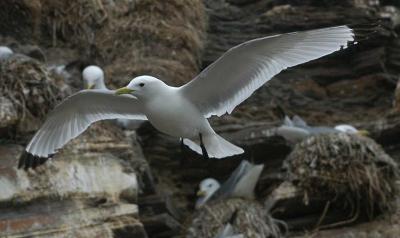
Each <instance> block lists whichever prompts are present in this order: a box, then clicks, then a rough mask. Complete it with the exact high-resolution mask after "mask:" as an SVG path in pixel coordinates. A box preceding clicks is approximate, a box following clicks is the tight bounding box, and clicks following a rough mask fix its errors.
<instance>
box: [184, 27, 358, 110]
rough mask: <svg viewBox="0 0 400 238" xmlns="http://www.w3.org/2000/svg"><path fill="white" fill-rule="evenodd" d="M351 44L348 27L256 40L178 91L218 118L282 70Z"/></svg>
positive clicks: (228, 53) (239, 48) (243, 45)
mask: <svg viewBox="0 0 400 238" xmlns="http://www.w3.org/2000/svg"><path fill="white" fill-rule="evenodd" d="M352 41H354V33H353V30H352V29H350V28H349V27H348V26H338V27H329V28H323V29H318V30H310V31H303V32H293V33H288V34H282V35H275V36H269V37H264V38H258V39H255V40H251V41H248V42H245V43H243V44H240V45H238V46H236V47H233V48H232V49H230V50H229V51H227V52H226V53H225V54H224V55H222V56H221V57H220V58H219V59H218V60H216V61H215V62H214V63H213V64H211V65H209V66H208V67H207V68H206V69H205V70H203V71H202V72H201V73H200V74H199V75H198V76H197V77H196V78H194V79H193V80H192V81H190V82H189V83H187V84H186V85H183V86H182V87H181V88H180V90H181V93H182V94H183V95H184V96H185V97H186V98H188V99H189V100H191V102H192V103H193V104H194V105H196V106H197V107H198V108H199V109H200V110H201V112H202V113H203V114H204V115H205V116H206V117H210V116H211V115H217V116H221V115H223V114H225V113H231V112H232V110H233V109H234V108H235V107H236V106H237V105H238V104H240V103H241V102H243V101H244V100H246V99H247V98H248V97H249V96H250V95H251V94H252V93H253V92H254V91H255V90H257V89H258V88H259V87H261V86H262V85H263V84H264V83H266V82H267V81H268V80H270V79H271V78H272V77H273V76H274V75H276V74H278V73H279V72H281V71H282V70H284V69H286V68H288V67H292V66H295V65H298V64H302V63H305V62H308V61H311V60H314V59H318V58H320V57H322V56H325V55H328V54H330V53H333V52H335V51H337V50H340V49H344V48H346V47H347V44H348V43H349V42H352Z"/></svg>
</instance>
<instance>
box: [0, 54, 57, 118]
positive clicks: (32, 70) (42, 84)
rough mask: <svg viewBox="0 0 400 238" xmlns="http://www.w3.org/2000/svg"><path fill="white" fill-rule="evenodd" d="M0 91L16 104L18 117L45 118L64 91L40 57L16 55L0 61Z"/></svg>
mask: <svg viewBox="0 0 400 238" xmlns="http://www.w3.org/2000/svg"><path fill="white" fill-rule="evenodd" d="M0 82H1V84H0V92H1V94H2V95H4V97H6V98H8V99H9V100H10V101H11V102H12V103H13V104H14V105H15V107H16V109H17V113H18V115H19V121H20V122H23V121H24V120H25V119H26V118H30V117H34V118H40V119H41V118H43V117H44V116H45V115H46V114H47V113H48V111H49V109H51V108H53V106H54V104H55V103H56V102H57V101H59V99H60V98H61V97H64V96H65V95H62V94H61V92H60V90H59V88H58V87H57V86H56V85H55V84H54V82H53V80H52V79H51V78H50V77H49V75H48V72H47V70H46V68H45V67H43V66H42V65H41V64H40V63H39V62H38V61H36V60H33V59H31V58H29V57H26V56H23V55H15V56H13V57H11V58H9V59H7V60H6V61H3V62H2V64H1V65H0Z"/></svg>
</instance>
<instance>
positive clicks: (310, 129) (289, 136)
mask: <svg viewBox="0 0 400 238" xmlns="http://www.w3.org/2000/svg"><path fill="white" fill-rule="evenodd" d="M339 132H344V133H348V134H357V135H361V136H367V135H368V134H369V133H368V131H366V130H358V129H357V128H355V127H354V126H352V125H348V124H340V125H336V126H334V127H328V126H310V125H308V124H307V122H305V121H304V120H303V119H302V118H301V117H299V116H297V115H295V116H294V117H293V118H292V119H290V118H289V117H288V116H285V119H284V121H283V124H282V125H281V126H280V127H278V128H277V130H276V133H277V134H278V135H280V136H282V137H284V138H285V139H286V140H287V141H291V142H299V141H301V140H303V139H305V138H307V137H309V136H312V135H318V134H326V133H339Z"/></svg>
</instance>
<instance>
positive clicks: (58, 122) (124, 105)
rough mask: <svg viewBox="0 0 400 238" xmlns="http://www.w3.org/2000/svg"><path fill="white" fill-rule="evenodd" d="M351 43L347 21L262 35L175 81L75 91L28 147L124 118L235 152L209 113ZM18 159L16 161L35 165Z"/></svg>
mask: <svg viewBox="0 0 400 238" xmlns="http://www.w3.org/2000/svg"><path fill="white" fill-rule="evenodd" d="M350 42H354V33H353V30H352V29H351V28H349V27H348V26H337V27H329V28H323V29H318V30H310V31H303V32H294V33H288V34H281V35H274V36H268V37H263V38H258V39H254V40H251V41H248V42H245V43H242V44H240V45H238V46H235V47H233V48H232V49H230V50H228V51H227V52H226V53H225V54H223V55H222V56H221V57H220V58H219V59H217V60H216V61H215V62H214V63H212V64H211V65H209V66H208V67H207V68H206V69H205V70H203V71H202V72H201V73H200V74H199V75H198V76H197V77H195V78H194V79H193V80H192V81H190V82H189V83H187V84H185V85H183V86H181V87H171V86H168V85H167V84H165V83H164V82H163V81H161V80H159V79H157V78H155V77H151V76H139V77H136V78H134V79H133V80H132V81H131V82H130V83H129V84H128V85H127V86H126V87H124V88H121V89H119V90H117V91H116V92H115V93H114V92H110V91H108V90H104V89H98V90H83V91H80V92H78V93H76V94H74V95H72V96H70V97H69V98H67V99H66V100H65V101H64V102H62V103H61V104H60V105H58V106H57V107H56V108H55V110H54V111H53V112H52V113H51V114H50V115H49V117H48V118H47V120H46V122H45V123H44V125H43V126H42V128H41V129H39V131H38V132H37V133H36V134H35V136H34V137H33V139H32V140H31V142H30V143H29V144H28V146H27V147H26V151H27V152H28V153H30V154H31V155H33V156H37V157H47V156H49V155H51V154H54V153H56V151H57V150H58V149H59V148H61V147H62V146H63V145H65V144H66V143H67V142H68V141H69V140H71V139H73V138H75V137H76V136H78V135H79V134H81V133H82V132H83V131H84V130H85V129H86V128H88V126H89V125H90V124H91V123H93V122H96V121H99V120H104V119H116V118H125V119H148V120H149V121H150V123H151V124H152V125H153V126H154V127H155V128H157V129H158V130H160V131H161V132H164V133H166V134H168V135H171V136H175V137H178V138H183V143H184V144H186V145H187V146H189V147H190V148H191V149H192V150H194V151H196V152H197V153H199V154H203V156H204V157H213V158H224V157H228V156H232V155H236V154H241V153H243V149H241V148H239V147H237V146H236V145H233V144H231V143H230V142H228V141H226V140H225V139H224V138H222V137H221V136H219V135H218V134H216V133H215V132H214V130H213V129H212V128H211V126H210V124H209V122H208V120H207V118H208V117H210V116H212V115H216V116H222V115H223V114H225V113H231V112H232V111H233V109H234V108H235V107H236V106H237V105H238V104H240V103H241V102H243V101H244V100H246V99H247V98H248V97H249V96H250V95H251V94H252V93H253V92H254V91H255V90H257V89H258V88H259V87H261V86H262V85H263V84H264V83H266V82H267V81H269V80H270V79H271V78H272V77H273V76H274V75H276V74H278V73H279V72H281V71H282V70H284V69H286V68H288V67H292V66H295V65H299V64H302V63H305V62H308V61H310V60H314V59H318V58H320V57H322V56H325V55H328V54H331V53H333V52H335V51H337V50H340V49H344V48H346V47H347V46H348V44H349V43H350ZM23 158H25V159H21V160H20V166H22V164H25V167H26V168H28V167H31V165H32V164H35V162H32V159H29V158H28V159H26V157H23ZM33 161H34V160H33Z"/></svg>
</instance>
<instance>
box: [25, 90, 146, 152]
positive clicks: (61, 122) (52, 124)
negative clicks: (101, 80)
mask: <svg viewBox="0 0 400 238" xmlns="http://www.w3.org/2000/svg"><path fill="white" fill-rule="evenodd" d="M116 118H126V119H137V120H146V119H147V118H146V116H145V115H144V114H143V113H142V110H141V106H140V104H139V102H138V101H137V100H136V99H135V98H133V97H131V96H123V95H121V96H117V95H114V91H111V90H82V91H80V92H78V93H76V94H74V95H72V96H70V97H68V98H67V99H66V100H64V101H63V102H62V103H60V104H59V105H58V106H57V107H56V108H55V109H54V110H53V111H52V112H51V113H50V115H49V116H48V118H47V120H46V121H45V123H44V124H43V126H42V127H41V128H40V129H39V130H38V131H37V132H36V134H35V135H34V136H33V138H32V140H31V141H30V142H29V144H28V146H27V147H26V152H28V153H30V154H32V155H33V156H37V157H48V156H49V155H51V154H54V153H56V152H57V149H60V148H61V147H62V146H64V145H65V144H66V143H67V142H68V141H70V140H72V139H73V138H75V137H77V136H78V135H80V134H81V133H82V132H83V131H85V130H86V129H87V128H88V127H89V126H90V124H92V123H94V122H96V121H100V120H105V119H116Z"/></svg>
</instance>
